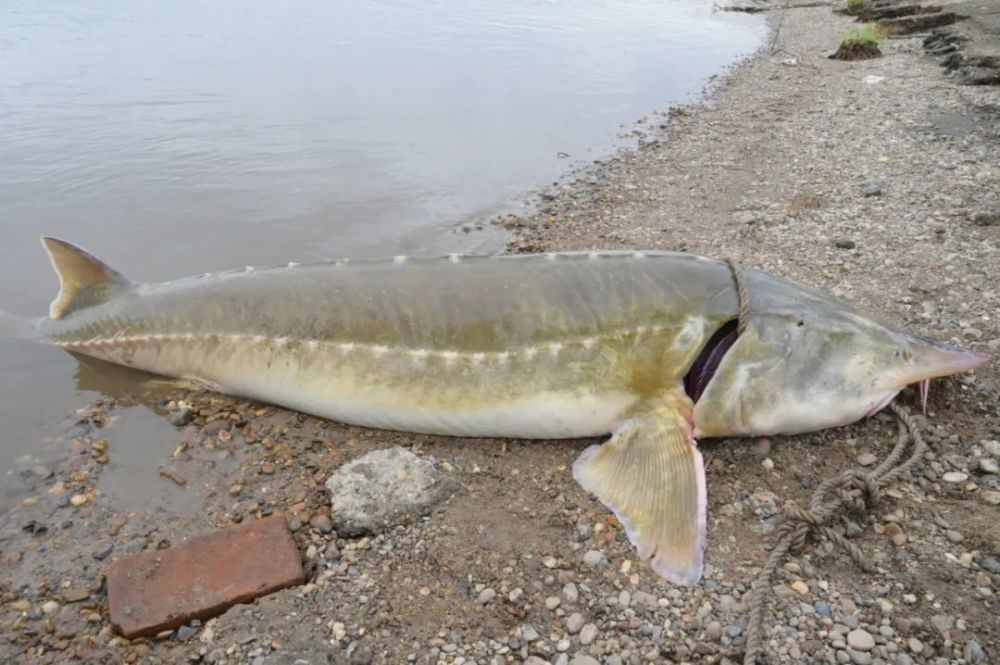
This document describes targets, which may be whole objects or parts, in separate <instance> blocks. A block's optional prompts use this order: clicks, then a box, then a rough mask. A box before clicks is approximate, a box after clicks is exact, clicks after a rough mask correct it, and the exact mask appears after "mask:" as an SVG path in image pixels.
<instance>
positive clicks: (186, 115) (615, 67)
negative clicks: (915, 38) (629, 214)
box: [0, 0, 764, 494]
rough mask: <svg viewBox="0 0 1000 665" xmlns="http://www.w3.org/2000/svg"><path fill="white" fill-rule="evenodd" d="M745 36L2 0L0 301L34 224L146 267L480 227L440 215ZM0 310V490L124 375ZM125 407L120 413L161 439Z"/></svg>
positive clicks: (526, 186) (448, 238) (380, 14)
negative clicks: (84, 364)
mask: <svg viewBox="0 0 1000 665" xmlns="http://www.w3.org/2000/svg"><path fill="white" fill-rule="evenodd" d="M763 34H764V25H763V21H762V20H761V19H760V18H759V17H753V16H747V15H742V14H726V13H721V12H713V11H712V9H711V3H710V2H707V1H703V0H620V1H618V2H602V1H598V0H577V1H575V2H569V0H548V1H540V0H513V1H512V2H507V3H497V2H487V1H485V0H480V1H478V2H470V3H459V2H454V1H447V0H436V1H435V0H431V1H428V2H421V3H403V2H363V3H361V2H339V1H333V2H317V1H316V0H298V1H294V0H293V1H290V2H283V3H277V2H270V3H255V4H254V5H253V6H249V5H247V3H240V2H232V1H230V2H226V1H221V2H212V3H194V2H183V1H182V2H171V3H164V2H159V1H157V2H153V1H152V0H129V2H124V1H115V0H109V1H107V2H101V3H74V2H69V1H68V0H61V1H56V0H30V1H29V0H12V1H9V2H6V3H4V11H3V12H2V13H0V61H2V62H3V67H2V68H0V311H3V312H9V313H14V314H17V315H22V316H39V315H43V314H44V312H45V311H46V308H47V304H48V302H49V301H50V300H51V298H52V297H53V295H54V293H55V291H56V290H57V281H56V279H55V276H54V275H53V274H52V272H51V270H50V268H49V266H48V263H47V261H46V259H45V256H44V254H43V253H42V250H41V248H40V246H39V244H38V236H39V235H42V234H47V235H55V236H59V237H64V238H66V239H68V240H71V241H74V242H77V243H79V244H82V245H84V246H85V247H87V248H88V249H90V250H91V251H93V252H94V253H95V254H97V255H98V256H100V257H101V258H103V259H105V260H106V261H108V263H110V264H111V265H112V266H114V267H116V268H117V269H119V270H120V271H122V272H124V273H125V274H126V275H129V276H130V277H132V278H134V279H137V280H145V281H155V280H160V279H169V278H173V277H178V276H183V275H186V274H190V273H201V272H206V271H215V270H220V269H225V268H231V267H238V266H243V265H268V264H274V263H284V262H287V261H300V262H303V261H308V260H315V259H320V258H328V257H335V256H345V255H353V256H373V255H390V254H401V253H410V254H439V253H444V252H448V251H467V252H469V251H490V250H493V249H496V248H498V247H500V246H501V243H502V238H501V237H500V236H499V235H498V234H497V233H496V232H495V231H494V232H489V231H487V232H472V233H469V234H465V233H462V232H460V231H458V229H459V227H461V226H462V225H463V224H465V223H467V222H475V221H479V220H485V219H487V218H488V217H489V216H491V215H493V214H496V213H499V212H502V211H505V210H507V209H510V208H511V207H516V206H517V205H518V202H519V201H521V200H523V199H524V197H525V195H526V194H527V193H529V192H530V191H532V190H533V189H537V188H538V187H540V186H542V185H544V184H545V183H546V182H548V181H551V180H554V179H556V178H558V177H559V176H560V175H562V174H564V173H566V171H567V170H568V169H569V168H570V167H572V166H575V165H579V164H583V163H586V162H587V161H589V160H592V159H595V158H598V157H601V156H604V155H606V154H608V153H609V152H610V151H612V150H613V149H615V148H616V147H618V146H620V145H621V144H622V140H620V139H618V138H617V134H618V132H619V131H620V127H621V125H622V124H623V123H631V122H632V121H634V120H636V119H638V118H639V117H641V116H643V115H644V114H648V113H652V112H653V111H655V110H657V109H663V108H665V107H666V106H668V105H669V104H671V103H676V102H679V101H683V100H685V99H686V98H689V97H690V96H692V95H694V94H696V93H697V92H698V91H699V90H700V89H701V87H702V86H703V85H704V83H705V81H706V79H707V77H709V76H711V75H713V74H717V73H719V72H721V71H722V70H723V68H724V67H725V65H727V64H728V63H730V62H732V61H733V60H734V59H735V58H737V57H738V56H740V55H743V54H747V53H749V52H750V51H752V50H753V49H754V48H756V47H757V45H758V44H759V42H760V40H761V39H762V37H763ZM567 155H568V157H567ZM10 328H11V326H9V325H8V323H7V322H5V321H4V319H3V317H2V315H0V394H2V396H3V399H2V400H0V422H2V423H3V435H2V439H0V469H3V470H5V472H6V473H5V476H4V477H3V478H0V490H2V491H4V492H7V493H8V494H10V493H14V492H16V489H15V485H16V483H15V482H14V479H13V478H12V475H13V474H14V473H15V467H16V466H17V465H15V460H16V459H17V458H19V457H21V456H23V455H25V454H30V455H33V456H36V457H40V458H43V459H44V457H45V456H46V455H47V454H54V453H53V447H52V446H49V447H46V446H45V445H43V444H42V443H41V441H42V439H43V438H44V437H45V435H46V433H47V432H49V431H51V430H53V429H55V428H57V427H58V426H59V425H60V424H61V423H63V422H64V420H65V418H66V417H67V414H68V413H71V412H72V410H73V409H75V408H76V407H78V406H81V405H82V404H84V403H86V402H87V401H89V400H91V399H93V398H94V397H96V396H98V395H100V394H102V393H107V392H112V393H115V392H117V393H118V394H125V395H127V394H129V393H130V392H132V391H133V390H135V389H136V386H138V385H139V383H140V382H141V377H140V375H138V374H132V373H128V372H125V373H123V374H115V375H114V376H113V377H108V378H107V379H106V380H105V381H104V383H103V384H95V382H94V381H93V380H92V379H91V380H88V379H87V378H86V377H87V376H88V375H89V374H93V372H92V371H90V370H88V369H86V368H81V366H80V365H79V364H78V363H77V361H76V360H74V359H73V358H72V357H71V356H69V355H68V354H66V353H64V352H62V351H60V350H58V349H55V348H51V347H47V346H42V345H38V344H35V343H33V342H30V341H25V340H21V339H12V338H10V336H9V333H10V332H11V330H10ZM133 418H134V419H136V421H137V422H138V424H137V425H134V426H132V428H131V430H130V435H133V436H136V437H138V436H140V433H141V432H144V431H149V437H148V438H149V439H150V440H153V441H159V440H161V439H162V438H163V437H162V434H163V433H162V432H159V433H154V432H153V431H152V430H155V429H156V428H157V427H158V425H157V423H162V421H161V420H157V419H155V418H146V417H145V416H134V417H133ZM163 426H164V427H169V426H167V425H166V424H165V423H163ZM142 450H146V451H147V452H146V454H147V455H148V456H149V466H150V468H151V469H152V468H153V467H155V460H156V459H157V454H156V452H155V448H154V447H152V446H148V445H147V446H144V447H142ZM128 464H130V465H132V466H134V467H136V468H138V467H141V465H142V463H141V459H139V458H136V456H135V455H132V456H131V457H129V458H128Z"/></svg>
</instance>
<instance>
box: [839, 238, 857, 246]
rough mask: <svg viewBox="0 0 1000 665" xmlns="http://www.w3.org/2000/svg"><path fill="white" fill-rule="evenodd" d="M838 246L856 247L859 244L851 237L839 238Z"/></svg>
mask: <svg viewBox="0 0 1000 665" xmlns="http://www.w3.org/2000/svg"><path fill="white" fill-rule="evenodd" d="M836 244H837V247H839V248H840V249H854V248H855V247H856V246H857V244H856V243H855V242H854V241H853V240H851V239H850V238H846V237H845V238H837V243H836Z"/></svg>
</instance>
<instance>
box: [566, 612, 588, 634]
mask: <svg viewBox="0 0 1000 665" xmlns="http://www.w3.org/2000/svg"><path fill="white" fill-rule="evenodd" d="M583 624H584V619H583V615H582V614H580V613H579V612H573V614H570V615H569V617H568V618H567V619H566V632H568V633H569V634H570V635H576V634H577V633H579V632H580V629H581V628H583Z"/></svg>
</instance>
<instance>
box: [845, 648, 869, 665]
mask: <svg viewBox="0 0 1000 665" xmlns="http://www.w3.org/2000/svg"><path fill="white" fill-rule="evenodd" d="M847 655H848V656H850V658H851V662H852V663H854V665H871V663H872V655H871V654H870V653H868V652H867V651H856V650H854V649H848V650H847Z"/></svg>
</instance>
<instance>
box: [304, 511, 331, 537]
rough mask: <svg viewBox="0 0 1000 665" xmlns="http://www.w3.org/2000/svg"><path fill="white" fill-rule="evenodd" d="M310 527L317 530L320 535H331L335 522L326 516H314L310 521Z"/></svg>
mask: <svg viewBox="0 0 1000 665" xmlns="http://www.w3.org/2000/svg"><path fill="white" fill-rule="evenodd" d="M309 526H311V527H312V528H314V529H316V530H317V531H319V532H320V533H330V532H331V531H333V522H331V521H330V518H329V517H328V516H326V515H313V516H312V517H311V518H310V519H309Z"/></svg>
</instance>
